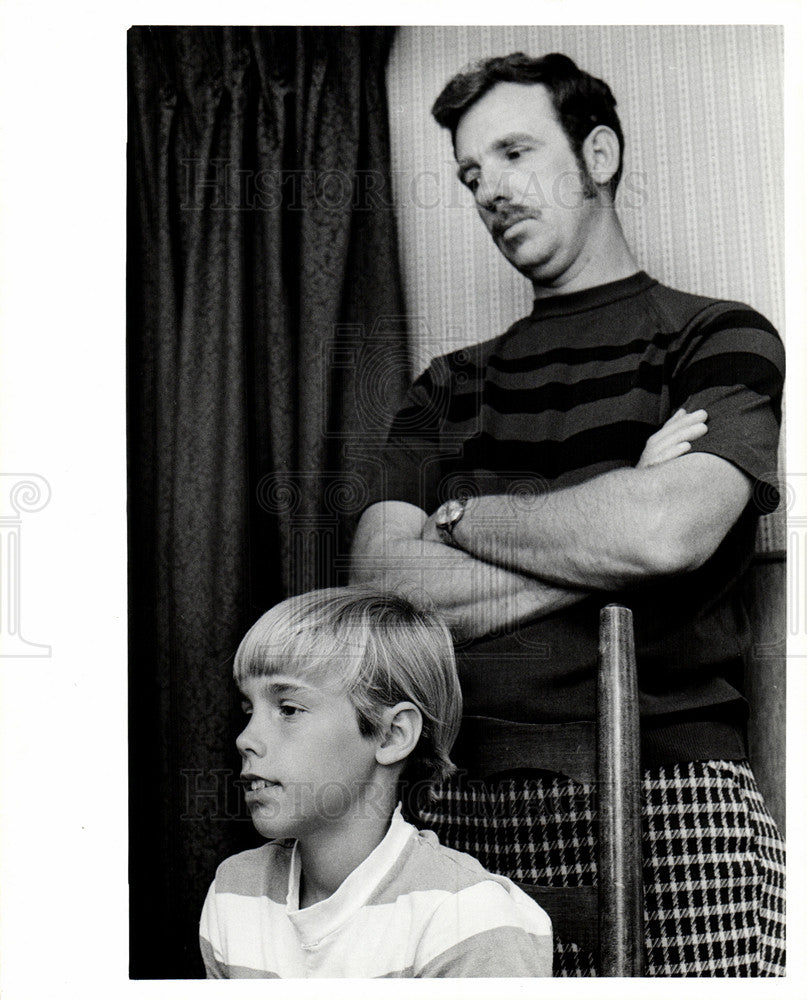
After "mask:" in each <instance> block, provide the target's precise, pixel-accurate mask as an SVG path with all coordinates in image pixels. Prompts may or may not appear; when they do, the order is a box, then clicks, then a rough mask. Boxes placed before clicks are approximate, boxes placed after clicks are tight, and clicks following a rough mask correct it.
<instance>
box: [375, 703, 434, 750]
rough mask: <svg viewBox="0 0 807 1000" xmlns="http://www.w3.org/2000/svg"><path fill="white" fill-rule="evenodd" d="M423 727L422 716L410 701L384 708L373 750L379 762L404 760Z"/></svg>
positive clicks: (414, 744) (413, 747) (415, 743)
mask: <svg viewBox="0 0 807 1000" xmlns="http://www.w3.org/2000/svg"><path fill="white" fill-rule="evenodd" d="M422 729H423V716H422V715H421V714H420V709H419V708H418V707H417V705H413V704H412V702H411V701H399V702H398V704H397V705H391V706H390V707H389V708H385V709H384V714H383V715H382V717H381V736H380V739H379V741H378V747H377V748H376V752H375V759H376V760H377V761H378V763H379V764H397V763H398V762H399V761H402V760H406V758H407V757H408V756H409V755H410V754H411V753H412V751H413V750H414V749H415V747H416V746H417V741H418V740H419V739H420V733H421V730H422Z"/></svg>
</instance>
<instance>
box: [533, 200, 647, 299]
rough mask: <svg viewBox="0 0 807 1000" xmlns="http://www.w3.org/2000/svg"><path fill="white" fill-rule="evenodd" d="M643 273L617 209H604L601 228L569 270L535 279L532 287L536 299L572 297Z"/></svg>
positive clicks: (589, 240) (593, 234)
mask: <svg viewBox="0 0 807 1000" xmlns="http://www.w3.org/2000/svg"><path fill="white" fill-rule="evenodd" d="M639 270H640V268H639V265H638V264H637V263H636V260H635V258H634V256H633V253H632V252H631V249H630V247H629V246H628V241H627V240H626V239H625V234H624V233H623V232H622V226H621V225H620V222H619V219H618V218H617V215H616V213H615V212H614V210H613V207H610V206H609V207H605V206H604V207H603V215H602V216H601V224H600V225H599V226H598V227H596V229H595V231H594V232H593V233H592V234H591V236H590V238H589V239H588V240H587V242H586V246H585V247H584V249H583V250H582V251H581V252H580V253H579V254H578V256H577V257H576V258H575V260H574V261H573V262H572V263H571V264H570V265H569V267H568V268H567V269H566V270H565V271H563V272H562V273H561V274H559V275H556V276H554V277H552V278H548V279H542V278H541V277H535V278H533V279H532V287H533V292H534V295H535V298H536V299H542V298H548V297H549V296H551V295H570V294H571V293H572V292H582V291H584V290H585V289H587V288H596V287H597V286H599V285H607V284H609V283H610V282H612V281H620V280H621V279H622V278H629V277H631V275H633V274H636V273H637V271H639Z"/></svg>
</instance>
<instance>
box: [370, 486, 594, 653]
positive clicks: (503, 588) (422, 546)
mask: <svg viewBox="0 0 807 1000" xmlns="http://www.w3.org/2000/svg"><path fill="white" fill-rule="evenodd" d="M427 520H428V519H427V516H426V513H425V512H424V511H423V510H421V509H420V508H419V507H416V506H414V505H413V504H409V503H403V502H399V501H384V502H381V503H376V504H373V505H372V506H371V507H369V508H368V509H367V510H366V511H365V512H364V514H363V515H362V518H361V520H360V521H359V525H358V528H357V530H356V536H355V539H354V542H353V550H352V553H351V582H353V583H364V584H370V585H373V586H376V587H379V588H381V589H383V590H390V591H395V592H397V593H400V594H402V595H404V596H406V597H407V598H409V600H411V601H412V602H413V603H414V604H415V605H416V606H421V607H428V608H433V609H435V610H437V611H439V612H440V613H441V614H442V615H443V616H444V617H445V619H446V621H447V622H448V624H449V625H450V626H451V628H452V630H453V631H454V632H455V634H457V635H458V636H461V637H477V636H480V635H485V634H486V633H488V632H492V631H495V630H496V629H499V628H503V627H505V626H507V625H512V624H515V623H517V622H520V621H523V620H524V619H526V618H530V617H534V616H539V615H545V614H550V613H551V612H553V611H557V610H559V609H561V608H564V607H568V606H569V605H571V604H576V603H577V602H578V601H581V600H582V599H583V598H584V597H585V596H586V593H585V591H584V590H581V589H577V588H567V587H557V586H554V585H551V584H547V583H545V582H543V581H541V580H538V579H536V578H535V577H531V576H529V575H526V574H524V573H518V572H513V571H511V570H509V569H507V568H506V567H504V566H498V565H494V564H493V563H491V562H488V561H486V560H484V559H482V558H479V557H477V556H475V555H472V554H470V553H468V552H463V551H461V550H460V549H455V548H451V547H450V546H448V545H445V544H443V542H442V541H440V540H439V539H437V538H435V539H433V540H424V539H423V538H422V537H421V533H422V531H423V527H424V525H425V524H426V523H427Z"/></svg>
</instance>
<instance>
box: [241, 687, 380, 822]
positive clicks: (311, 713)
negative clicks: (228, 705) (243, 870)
mask: <svg viewBox="0 0 807 1000" xmlns="http://www.w3.org/2000/svg"><path fill="white" fill-rule="evenodd" d="M239 686H240V689H241V693H242V694H243V696H244V701H243V706H244V710H245V711H246V712H247V714H248V715H249V721H248V723H247V727H246V729H244V731H243V732H242V733H241V735H240V736H239V737H238V739H237V740H236V746H237V747H238V751H239V753H240V754H241V760H242V766H241V777H242V779H244V784H245V788H246V801H247V805H248V807H249V810H250V812H251V814H252V822H253V823H254V824H255V828H256V829H257V830H258V832H259V833H261V834H262V835H263V836H264V837H267V838H270V839H282V838H287V837H297V838H300V839H304V838H305V837H306V836H310V835H312V834H315V833H316V832H317V831H319V830H324V829H325V828H330V829H333V828H334V827H335V826H340V825H345V824H346V822H349V820H350V819H351V818H353V817H355V815H356V810H357V809H361V808H372V796H369V801H365V799H366V798H367V797H368V795H367V793H368V791H369V790H370V786H371V784H372V781H373V778H374V777H375V776H376V772H377V768H378V767H379V765H378V764H377V762H376V757H375V751H376V743H375V742H374V741H373V740H372V739H368V738H366V737H364V736H362V735H361V733H360V732H359V723H358V719H357V717H356V710H355V708H354V707H353V704H352V703H351V701H350V699H349V698H348V696H347V695H346V694H344V693H341V692H339V691H338V690H336V689H334V688H333V687H331V686H326V685H325V684H324V683H322V682H320V681H318V680H315V679H312V678H300V677H295V676H293V675H291V674H275V675H272V676H268V677H250V678H246V679H245V680H243V681H242V682H241V684H240V685H239Z"/></svg>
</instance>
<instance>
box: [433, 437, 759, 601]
mask: <svg viewBox="0 0 807 1000" xmlns="http://www.w3.org/2000/svg"><path fill="white" fill-rule="evenodd" d="M750 496H751V480H750V477H749V476H748V475H746V473H744V472H742V471H741V470H740V469H739V468H738V467H737V466H735V465H733V464H732V463H731V462H729V461H727V460H726V459H723V458H720V457H718V456H717V455H713V454H709V453H695V454H690V455H684V456H682V457H680V458H676V459H675V461H671V462H665V463H664V464H661V465H655V466H652V467H650V468H642V469H639V468H636V469H633V468H625V469H616V470H613V471H611V472H607V473H604V474H603V475H601V476H597V477H596V478H593V479H590V480H588V481H586V482H584V483H581V484H579V485H576V486H571V487H568V488H566V489H559V490H555V491H549V492H547V493H545V494H542V495H539V496H535V497H531V498H525V497H523V496H519V497H518V498H516V499H514V498H512V497H507V496H482V497H475V498H473V499H472V500H471V501H470V502H469V504H468V506H467V508H466V511H465V515H464V516H463V518H462V519H461V520H460V521H459V522H458V524H457V525H456V526H455V528H454V539H455V543H456V545H458V546H459V547H460V548H461V549H462V550H463V551H465V552H468V553H469V554H471V555H474V556H476V557H478V558H480V559H483V560H486V561H489V562H491V563H494V564H496V565H500V566H506V567H508V569H509V570H510V571H511V572H519V573H524V574H527V575H533V576H535V577H537V578H539V579H541V580H544V581H545V582H547V583H551V584H554V585H556V586H559V587H584V588H591V589H602V590H618V589H620V588H623V587H628V586H633V585H635V584H637V583H638V582H640V581H641V580H643V579H647V578H653V577H661V576H669V575H674V574H678V573H684V572H688V571H691V570H694V569H697V568H698V567H699V566H701V565H702V564H703V563H704V562H705V561H706V560H707V559H708V558H709V557H710V556H711V555H712V554H713V553H714V551H715V550H716V549H717V547H718V545H719V544H720V542H721V541H722V540H723V538H724V537H725V536H726V534H727V533H728V531H729V530H730V528H731V527H732V525H733V524H734V523H735V521H736V520H737V518H738V517H739V516H740V514H741V513H742V511H743V509H744V508H745V506H746V504H747V503H748V501H749V498H750ZM423 537H424V538H426V539H430V540H432V541H434V540H436V539H437V538H438V536H437V532H436V528H435V524H434V515H432V517H430V518H429V519H428V520H427V521H426V522H425V523H424V526H423Z"/></svg>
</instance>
